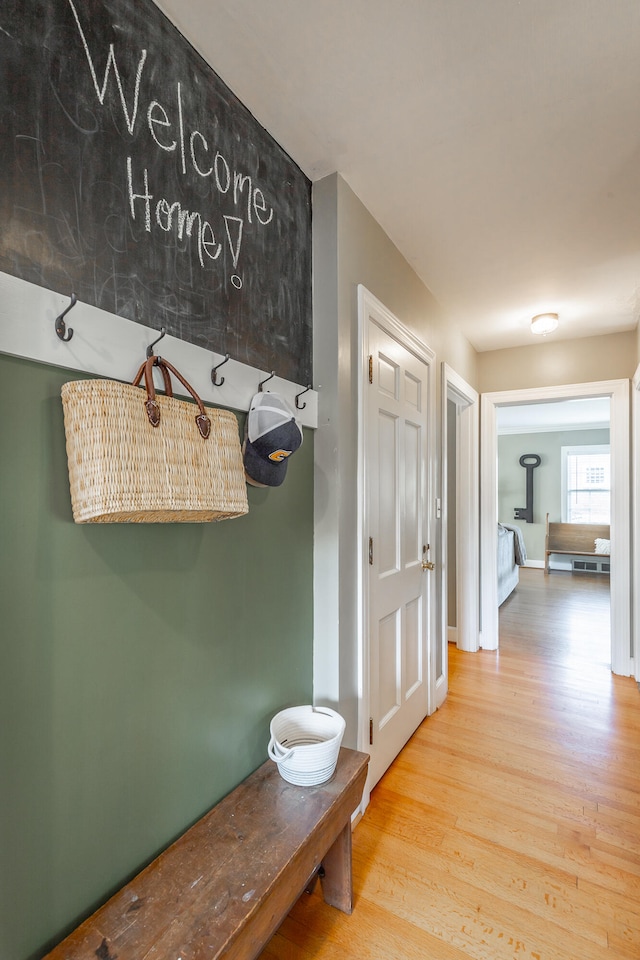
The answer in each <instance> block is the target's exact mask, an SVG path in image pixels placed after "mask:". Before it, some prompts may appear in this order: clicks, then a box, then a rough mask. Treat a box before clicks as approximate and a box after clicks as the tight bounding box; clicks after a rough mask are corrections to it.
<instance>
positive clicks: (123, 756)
mask: <svg viewBox="0 0 640 960" xmlns="http://www.w3.org/2000/svg"><path fill="white" fill-rule="evenodd" d="M68 379H74V376H73V375H70V374H69V372H68V371H63V370H60V369H57V368H53V367H45V366H42V365H39V364H36V363H31V362H28V361H22V360H18V359H15V358H11V357H6V356H0V411H1V417H0V457H1V458H2V459H1V462H2V469H1V471H0V531H1V537H2V541H1V542H2V551H1V554H0V615H1V624H2V635H1V638H0V777H1V779H0V958H2V960H35V958H37V957H41V956H42V954H43V952H44V950H45V948H46V947H49V946H51V945H52V944H53V943H54V942H56V941H57V940H58V939H60V937H61V936H62V935H63V934H64V933H66V932H67V931H68V930H69V929H70V928H71V927H73V926H75V925H76V924H77V922H78V921H79V920H80V919H81V918H82V917H83V916H84V915H85V914H87V913H88V912H90V911H91V910H92V908H94V907H95V906H96V905H97V904H98V903H99V902H102V901H103V900H104V899H105V898H106V896H107V895H108V894H109V893H111V892H112V891H113V890H114V889H116V888H118V887H119V886H121V885H122V883H123V881H124V880H126V879H127V878H128V877H129V876H130V875H132V874H134V873H136V872H137V871H138V870H139V868H140V866H141V865H142V864H144V863H145V862H146V861H148V860H149V859H151V858H152V857H153V856H154V855H155V854H156V853H157V852H158V851H159V850H160V849H162V848H164V847H165V846H166V845H167V844H168V843H169V842H170V841H171V840H172V839H173V838H174V837H176V836H177V835H179V834H180V833H182V832H183V830H184V829H185V828H186V827H187V826H188V825H189V824H191V823H192V822H193V821H195V820H196V819H197V818H198V817H199V816H200V815H201V814H202V813H204V812H205V811H206V810H207V809H208V808H209V807H211V806H212V805H213V804H214V803H215V802H216V801H217V800H218V799H219V798H220V797H221V796H223V795H224V794H225V793H227V792H228V791H229V790H231V789H232V788H233V787H234V786H235V785H236V784H237V783H238V782H239V781H240V780H241V779H243V778H244V777H245V776H246V775H247V774H248V773H249V772H250V771H251V770H253V769H255V768H256V767H257V766H258V765H259V764H260V763H262V761H263V760H265V759H266V747H267V741H268V736H269V720H270V718H271V717H272V716H273V714H274V713H275V712H277V710H279V709H281V708H283V707H285V706H288V705H291V704H294V703H309V702H311V694H312V546H313V527H312V522H313V435H312V432H311V431H309V430H306V431H305V440H304V443H303V445H302V447H301V449H300V451H299V452H298V453H296V455H295V457H294V458H292V460H291V463H290V465H289V470H288V476H287V479H286V481H285V484H284V485H283V486H282V487H280V488H275V489H272V490H264V489H257V488H253V487H250V488H249V514H248V516H246V517H242V518H239V519H235V520H227V521H223V522H221V523H217V524H156V525H153V524H142V525H139V524H131V525H125V524H122V525H121V524H113V525H111V524H108V525H95V526H93V525H76V524H74V523H73V522H72V519H71V506H70V500H69V484H68V475H67V466H66V454H65V448H64V430H63V422H62V408H61V403H60V387H61V385H62V383H64V382H65V380H68Z"/></svg>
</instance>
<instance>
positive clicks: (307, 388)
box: [296, 383, 311, 410]
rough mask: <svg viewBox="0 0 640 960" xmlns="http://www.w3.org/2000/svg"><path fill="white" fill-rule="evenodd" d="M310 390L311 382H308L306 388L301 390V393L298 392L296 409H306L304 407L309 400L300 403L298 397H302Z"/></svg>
mask: <svg viewBox="0 0 640 960" xmlns="http://www.w3.org/2000/svg"><path fill="white" fill-rule="evenodd" d="M309 390H311V384H310V383H308V384H307V385H306V387H305V388H304V390H301V391H300V393H296V410H304V408H305V407H306V405H307V401H306V400H305V402H304V403H298V397H301V396H302V395H303V394H304V393H308V392H309Z"/></svg>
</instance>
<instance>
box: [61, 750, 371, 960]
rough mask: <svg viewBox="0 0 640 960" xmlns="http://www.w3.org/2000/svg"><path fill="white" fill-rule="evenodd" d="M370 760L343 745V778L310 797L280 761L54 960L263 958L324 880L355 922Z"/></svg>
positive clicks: (338, 774)
mask: <svg viewBox="0 0 640 960" xmlns="http://www.w3.org/2000/svg"><path fill="white" fill-rule="evenodd" d="M368 761H369V757H368V756H367V755H366V754H364V753H359V752H357V751H355V750H348V749H346V748H344V747H343V748H342V749H341V750H340V755H339V758H338V764H337V767H336V771H335V773H334V775H333V777H332V779H331V780H329V781H328V782H327V783H325V784H321V785H319V786H314V787H299V786H293V785H291V784H289V783H286V782H285V781H284V780H283V779H282V777H281V776H280V774H279V773H278V769H277V767H276V765H275V763H273V762H272V761H271V760H268V761H267V762H266V763H264V764H263V765H262V766H261V767H259V768H258V770H256V771H255V773H253V774H251V776H250V777H248V778H247V779H246V780H245V781H244V782H243V783H241V784H240V786H238V787H237V788H236V789H235V790H233V791H232V793H230V794H229V795H228V796H227V797H225V798H224V799H223V800H222V801H221V802H220V803H219V804H217V805H216V806H215V807H213V809H212V810H210V811H209V813H207V814H205V816H204V817H203V818H202V819H201V820H199V821H198V822H197V823H196V824H195V825H194V826H193V827H191V828H190V829H189V830H187V832H186V833H185V834H183V836H182V837H180V839H179V840H177V841H176V842H175V843H174V844H172V846H170V847H169V848H168V849H167V850H165V851H164V853H161V854H160V856H159V857H158V858H157V859H156V860H154V861H153V863H151V864H149V866H148V867H146V868H145V869H144V870H143V871H142V872H141V873H140V874H139V875H138V876H137V877H135V878H134V879H133V880H132V881H131V882H130V883H128V884H127V885H126V886H125V887H123V889H122V890H120V891H119V892H118V893H116V894H115V896H113V897H112V898H111V899H110V900H109V901H108V902H107V903H106V904H105V905H104V906H102V907H101V908H100V909H99V910H97V911H96V913H94V914H93V916H91V917H89V919H88V920H85V922H84V923H83V924H82V925H81V926H79V927H78V928H77V929H76V930H75V931H74V932H73V933H71V934H70V935H69V936H68V937H67V938H66V940H63V941H62V943H60V944H58V946H57V947H55V949H54V950H52V951H51V953H49V954H47V957H46V958H45V960H96V958H98V960H116V958H117V960H143V958H147V960H151V958H153V960H177V958H182V960H192V958H206V960H214V958H216V957H224V958H228V960H252V958H255V957H257V956H258V954H259V953H260V952H261V950H262V948H263V947H264V946H265V944H266V943H267V941H268V940H269V938H270V937H271V936H272V934H273V933H274V932H275V931H276V929H277V928H278V926H279V925H280V923H281V922H282V920H283V919H284V918H285V916H286V915H287V913H288V912H289V910H290V909H291V907H292V906H293V905H294V903H295V902H296V900H297V899H298V897H299V896H300V895H301V894H302V893H303V892H304V891H305V889H307V888H308V887H309V886H310V884H312V883H313V882H314V878H315V877H316V876H317V875H318V873H320V877H321V883H322V890H323V895H324V899H325V901H326V902H327V903H329V904H331V905H332V906H335V907H338V909H340V910H343V911H344V912H345V913H351V910H352V888H351V816H352V814H353V812H354V810H355V809H356V808H357V806H358V804H359V803H360V800H361V797H362V790H363V788H364V783H365V778H366V775H367V764H368ZM320 867H322V868H323V869H322V870H320Z"/></svg>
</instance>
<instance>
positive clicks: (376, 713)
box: [359, 288, 435, 790]
mask: <svg viewBox="0 0 640 960" xmlns="http://www.w3.org/2000/svg"><path fill="white" fill-rule="evenodd" d="M359 301H360V310H359V316H360V321H361V330H362V344H363V363H362V368H363V373H364V375H363V376H362V384H361V408H362V409H361V414H362V415H361V418H360V423H361V425H362V426H361V445H360V463H361V469H360V471H359V476H360V483H361V493H362V497H361V499H360V502H361V503H362V504H363V509H362V527H361V531H360V533H361V542H362V551H361V563H360V566H361V577H360V582H361V585H362V591H361V597H362V604H361V627H362V631H361V643H360V649H361V663H360V676H361V682H362V693H363V696H362V698H361V706H362V723H361V749H363V750H366V751H367V752H368V753H369V754H370V757H371V760H370V764H369V778H368V785H367V790H370V789H371V787H372V786H373V785H374V784H375V783H376V782H377V780H378V779H379V778H380V776H381V775H382V774H383V773H384V771H385V770H386V769H387V767H388V766H389V764H390V763H391V761H392V760H393V759H394V758H395V757H396V756H397V754H398V753H399V752H400V750H401V749H402V747H403V746H404V744H405V743H406V742H407V740H408V739H409V737H410V736H411V734H412V733H413V732H414V731H415V729H416V728H417V727H418V726H419V724H420V723H421V722H422V720H423V719H424V717H425V716H427V714H428V713H429V712H431V709H432V702H433V690H432V684H433V679H434V676H433V675H434V671H433V665H434V664H433V660H434V656H433V655H434V646H433V644H432V643H431V642H430V640H431V638H432V636H433V634H434V631H433V622H432V621H433V612H434V605H433V598H434V596H435V589H434V588H435V576H434V573H433V571H431V570H429V569H426V568H425V567H424V566H423V562H424V563H429V562H433V563H435V549H434V546H433V545H432V543H431V541H430V539H429V535H430V528H431V518H430V505H431V496H430V493H431V489H432V477H431V457H430V452H431V434H432V423H431V417H432V410H433V403H432V392H433V390H432V365H433V360H434V356H433V354H432V352H431V351H430V350H429V349H428V348H427V347H425V345H424V344H422V343H420V341H419V340H417V338H416V337H415V336H414V335H413V334H411V332H410V331H408V330H407V329H406V328H404V327H403V326H402V324H400V322H399V321H398V320H397V319H396V318H395V317H393V315H392V314H390V313H389V311H388V310H386V308H385V307H384V306H383V305H382V304H381V303H380V302H379V301H377V300H376V299H375V298H374V297H373V296H372V295H371V294H370V293H368V291H366V290H364V288H359ZM370 381H371V382H370ZM371 740H372V741H373V742H371Z"/></svg>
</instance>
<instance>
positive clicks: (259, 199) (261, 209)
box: [253, 187, 273, 227]
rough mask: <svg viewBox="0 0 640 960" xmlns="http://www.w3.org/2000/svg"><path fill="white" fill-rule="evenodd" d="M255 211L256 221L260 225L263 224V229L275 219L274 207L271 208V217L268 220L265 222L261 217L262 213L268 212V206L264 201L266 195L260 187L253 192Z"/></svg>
mask: <svg viewBox="0 0 640 960" xmlns="http://www.w3.org/2000/svg"><path fill="white" fill-rule="evenodd" d="M253 210H254V213H255V215H256V220H257V221H258V223H261V224H262V226H263V227H266V225H267V224H268V223H270V222H271V220H272V219H273V207H270V208H269V216H268V217H267V219H266V220H263V219H262V217H261V216H260V214H261V213H266V212H267V204H266V201H265V199H264V193H263V192H262V190H261V189H260V187H256V188H255V190H254V191H253Z"/></svg>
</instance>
